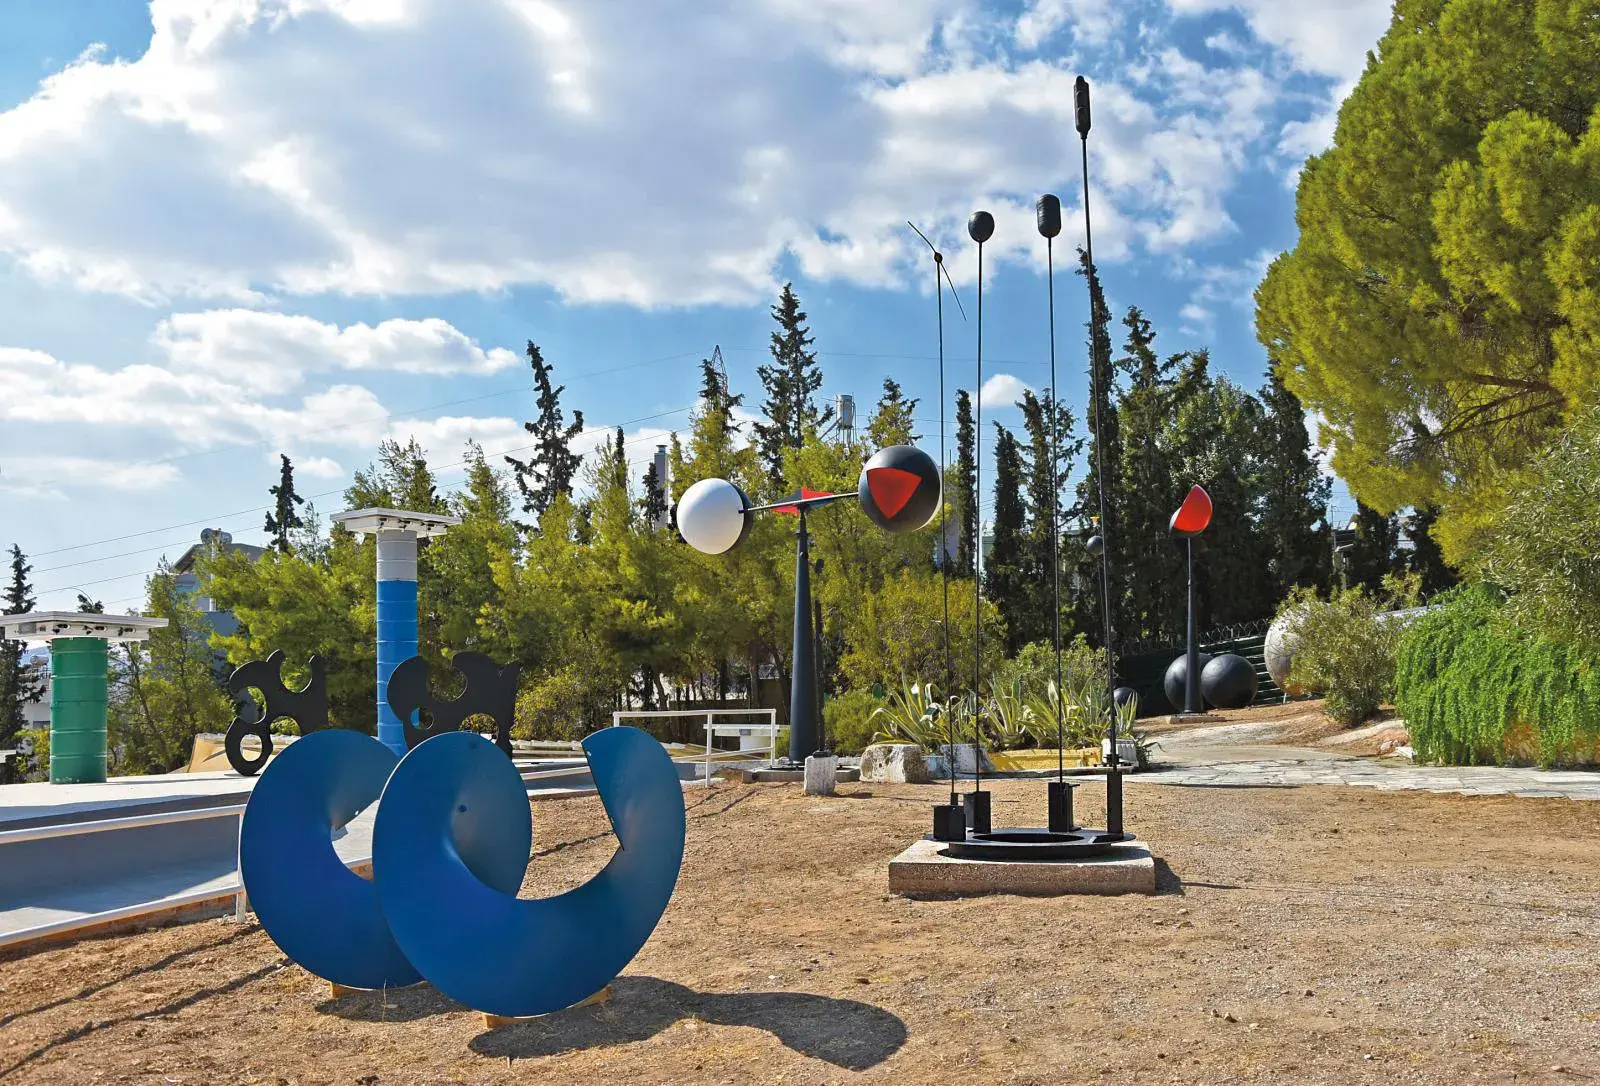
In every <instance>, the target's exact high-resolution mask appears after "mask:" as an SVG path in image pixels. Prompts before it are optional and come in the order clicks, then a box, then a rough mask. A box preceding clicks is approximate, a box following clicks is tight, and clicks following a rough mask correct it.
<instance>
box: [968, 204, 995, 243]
mask: <svg viewBox="0 0 1600 1086" xmlns="http://www.w3.org/2000/svg"><path fill="white" fill-rule="evenodd" d="M967 236H968V237H970V238H971V239H972V240H973V241H975V242H977V243H978V244H979V245H982V244H983V243H984V242H986V241H988V240H989V239H990V238H992V237H994V216H993V215H991V214H989V213H988V212H987V211H974V212H973V213H972V214H971V216H969V217H968V219H967Z"/></svg>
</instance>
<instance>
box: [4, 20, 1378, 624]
mask: <svg viewBox="0 0 1600 1086" xmlns="http://www.w3.org/2000/svg"><path fill="white" fill-rule="evenodd" d="M3 12H4V19H5V25H6V27H7V33H6V35H5V37H4V38H3V39H0V388H3V389H5V390H6V393H7V394H6V395H5V396H4V397H3V398H0V542H4V543H10V542H11V541H15V542H17V543H18V544H20V545H21V546H22V548H23V549H24V551H25V552H27V553H28V554H29V555H30V557H31V558H32V560H33V563H34V566H35V570H36V572H35V576H34V580H35V583H36V585H37V586H38V588H39V589H40V597H41V604H42V605H43V606H46V607H56V606H61V607H66V606H70V605H71V604H72V602H73V600H74V597H75V593H76V592H77V591H78V590H80V589H81V590H83V591H86V592H88V593H89V594H91V595H93V596H95V597H97V598H101V599H103V600H105V601H106V603H107V604H108V606H111V607H115V608H120V609H126V608H129V607H136V606H137V605H138V603H139V602H140V598H141V596H142V577H143V576H144V575H145V574H146V573H147V572H148V571H149V570H150V569H151V568H152V567H153V566H154V564H155V562H156V560H157V559H158V558H159V557H160V556H161V555H162V554H166V555H167V556H168V557H176V556H177V555H178V554H180V553H182V551H183V549H184V548H185V547H186V546H187V545H188V544H189V543H190V542H192V541H194V540H196V539H198V536H199V532H200V529H201V528H202V527H206V526H217V527H222V528H224V529H226V530H228V531H231V532H232V533H233V534H234V538H235V539H237V540H240V541H259V539H260V537H261V531H260V527H261V519H262V514H261V513H260V512H258V511H255V510H256V509H257V507H260V506H262V505H264V504H265V502H266V500H267V494H266V489H267V487H268V486H269V485H271V483H272V482H273V481H274V480H275V476H276V458H277V453H278V452H279V451H280V450H282V451H286V452H288V453H290V454H291V455H292V456H293V457H294V458H295V460H296V463H297V465H298V467H299V484H300V489H301V491H302V492H304V493H313V494H314V493H319V492H332V493H330V494H329V496H328V497H324V498H320V499H318V500H317V504H318V506H319V508H320V509H321V510H322V511H323V512H324V513H327V512H332V511H335V510H336V509H337V508H338V500H337V496H336V493H337V491H339V490H341V489H342V488H343V486H344V485H345V483H346V482H347V481H348V478H349V474H350V472H351V471H352V470H353V469H355V468H359V467H361V466H363V465H365V464H366V463H367V462H368V461H369V460H370V459H371V458H372V456H373V453H374V451H375V448H376V445H377V443H378V441H379V440H381V439H382V438H383V437H385V436H390V435H394V436H398V437H401V438H402V439H403V438H405V437H406V436H409V435H412V434H415V435H416V436H417V438H418V439H419V440H420V441H421V442H422V443H423V444H424V445H425V446H426V447H427V449H428V451H429V454H430V459H431V460H432V462H433V463H434V464H435V465H436V466H437V467H438V468H439V471H440V474H441V479H442V481H443V482H444V484H445V485H446V486H450V485H453V484H455V483H457V482H458V481H459V479H460V474H461V473H460V471H459V469H458V468H457V467H455V466H454V465H457V464H458V463H459V461H460V460H461V455H462V449H463V445H464V442H465V440H466V439H467V438H468V437H475V438H477V439H478V440H479V441H481V442H482V443H483V445H484V446H485V447H486V449H487V450H488V452H489V453H490V454H491V455H493V454H496V453H498V452H501V451H503V450H508V449H511V448H514V447H515V446H518V445H520V444H523V441H522V440H521V438H520V431H519V428H518V427H519V424H520V422H521V420H522V419H524V418H526V417H527V415H528V413H529V412H530V411H531V409H532V397H531V395H530V394H529V392H528V390H527V389H528V382H527V371H526V368H525V365H524V363H523V360H522V357H521V351H522V345H523V343H524V341H525V340H527V339H530V338H531V339H533V340H535V341H537V342H538V343H539V344H540V346H541V347H542V348H543V350H544V353H545V357H546V358H547V359H549V360H550V361H552V362H553V363H554V364H555V366H556V374H557V377H558V379H559V380H561V381H563V382H564V383H565V384H566V386H567V393H566V396H565V402H566V404H567V405H568V406H569V408H578V409H581V410H582V411H583V412H584V415H585V419H586V421H587V422H588V423H589V424H590V425H591V426H594V427H601V426H612V425H617V424H622V425H624V427H625V429H626V431H627V433H628V437H629V440H630V443H631V444H630V452H631V453H632V454H633V456H634V457H635V458H636V460H637V461H638V462H639V464H640V466H641V470H642V465H643V462H644V461H645V460H646V459H647V458H648V456H649V455H650V452H651V451H652V450H653V448H654V444H655V442H656V441H657V440H665V434H666V433H667V432H669V431H671V430H674V429H682V428H684V427H685V425H686V423H687V420H688V411H689V408H691V407H692V405H693V404H692V401H693V397H694V395H695V391H696V388H697V373H698V369H697V361H698V359H699V358H701V357H704V356H705V355H707V354H709V353H710V351H711V349H712V346H713V345H714V344H720V345H721V347H722V350H723V353H724V356H725V357H726V359H727V362H728V365H729V371H730V376H731V379H732V382H733V385H734V388H735V390H736V391H743V392H745V393H746V394H747V405H748V406H751V407H754V406H757V405H758V404H759V402H760V389H759V386H758V385H757V382H756V378H755V367H756V366H757V365H758V364H759V363H760V362H761V361H762V359H763V357H764V352H765V345H766V342H767V335H768V332H769V330H770V328H771V321H770V318H769V317H768V314H767V305H768V304H769V303H770V301H771V300H772V298H773V297H774V295H775V294H776V291H777V288H778V286H779V285H780V284H781V283H782V282H783V281H785V280H786V279H792V280H793V281H794V282H795V285H796V290H797V291H798V292H799V294H800V297H801V300H802V303H803V305H804V307H805V309H806V310H807V311H808V312H809V314H810V317H811V327H812V330H813V333H814V334H815V336H816V339H817V346H818V348H819V350H820V352H821V357H822V362H823V367H824V371H825V374H826V379H827V383H826V387H825V389H824V392H825V393H826V394H827V395H829V396H831V395H833V394H835V393H851V394H853V395H854V396H855V397H856V399H857V401H858V403H859V404H860V405H861V408H862V410H863V411H866V410H869V409H870V404H871V403H872V402H873V401H874V400H875V399H876V397H877V394H878V391H879V388H880V386H881V383H882V380H883V377H884V376H885V375H893V376H894V377H896V378H897V379H898V380H900V381H901V382H902V383H903V384H904V385H905V386H906V387H907V389H908V391H909V392H910V393H911V394H912V395H917V396H921V397H922V398H923V404H922V406H921V408H920V409H919V411H918V416H919V418H922V419H924V420H927V421H926V422H925V423H924V424H923V427H922V430H923V433H924V435H925V438H924V444H925V446H927V447H929V448H934V447H936V442H937V422H936V420H937V416H938V407H937V403H936V399H935V397H936V389H937V372H936V368H935V366H934V363H933V353H934V346H935V338H934V326H933V321H932V312H933V308H932V307H933V302H932V297H931V294H930V293H929V290H928V285H929V284H928V265H927V261H926V255H925V251H924V250H922V248H921V243H920V242H918V241H917V240H916V239H915V237H913V236H912V235H911V234H910V232H909V231H908V230H907V229H906V228H905V226H904V222H905V220H907V219H912V220H915V221H916V222H917V223H918V225H920V226H921V227H922V228H923V229H924V230H925V231H927V232H929V233H930V234H931V235H932V236H933V237H934V238H935V240H936V241H937V242H938V243H939V244H940V245H941V246H942V247H943V248H944V249H945V251H946V254H947V258H948V260H949V261H950V267H951V270H952V272H953V273H954V274H955V275H956V278H957V282H958V283H959V284H960V289H961V292H962V295H963V300H964V301H965V303H966V306H967V310H968V313H969V315H971V314H972V311H973V308H974V303H975V300H976V298H975V285H974V281H975V273H976V267H975V256H974V249H973V247H972V246H971V244H970V243H969V242H967V240H966V237H965V232H964V225H963V224H964V222H965V219H966V216H967V214H968V213H969V212H970V211H972V210H973V209H975V208H980V207H982V208H987V209H989V210H991V211H992V212H994V214H995V215H996V218H997V220H998V222H999V227H998V230H997V232H996V236H995V239H994V240H993V241H992V242H991V243H990V245H989V246H988V250H987V252H988V256H987V261H988V263H987V272H988V274H987V275H986V286H985V327H986V343H985V355H986V359H987V364H986V376H989V377H991V378H992V379H993V383H992V384H991V385H990V387H989V395H988V396H987V397H986V401H987V402H988V404H989V407H988V408H986V415H987V416H988V417H990V418H995V419H998V420H999V421H1002V422H1006V423H1010V424H1016V423H1018V422H1019V419H1018V413H1017V412H1016V411H1015V409H1014V408H1012V407H1009V406H1007V404H1008V403H1009V402H1010V400H1012V399H1013V398H1014V397H1015V395H1016V394H1017V390H1018V388H1019V387H1020V385H1021V384H1027V385H1031V386H1034V387H1042V386H1043V385H1044V384H1045V383H1046V382H1047V381H1048V366H1047V364H1046V363H1047V360H1048V354H1047V346H1048V345H1047V340H1046V334H1045V320H1044V317H1045V312H1044V304H1043V303H1044V277H1043V274H1042V272H1043V262H1044V251H1043V245H1042V242H1041V241H1040V239H1039V238H1038V236H1037V234H1036V233H1035V232H1034V230H1033V226H1032V203H1033V200H1034V198H1035V197H1036V196H1037V195H1038V194H1039V193H1041V192H1045V191H1051V192H1055V193H1057V194H1058V195H1059V196H1060V197H1061V199H1062V202H1063V205H1064V208H1065V216H1066V220H1067V222H1066V228H1065V229H1064V231H1063V234H1062V236H1061V238H1059V239H1058V248H1057V258H1058V259H1057V264H1058V266H1061V265H1065V266H1067V267H1068V268H1069V269H1070V266H1071V261H1072V250H1073V248H1074V246H1075V245H1077V244H1078V243H1079V241H1080V239H1081V237H1082V221H1081V213H1080V210H1079V209H1080V196H1079V193H1080V191H1081V190H1080V187H1079V186H1080V183H1081V182H1080V174H1079V166H1078V145H1077V139H1076V135H1075V133H1074V132H1073V129H1072V119H1071V107H1072V102H1071V84H1072V80H1073V77H1074V76H1076V75H1078V74H1083V75H1086V76H1087V77H1088V78H1089V79H1090V80H1091V83H1092V84H1093V86H1094V95H1095V127H1094V132H1093V134H1092V136H1091V140H1090V158H1091V175H1092V182H1093V184H1094V192H1093V196H1092V199H1093V204H1092V207H1093V211H1094V228H1095V240H1096V255H1097V257H1098V259H1099V262H1100V264H1101V267H1102V274H1103V277H1104V279H1105V282H1106V286H1107V291H1108V294H1109V296H1110V299H1111V302H1112V305H1113V308H1114V309H1115V310H1118V311H1120V310H1121V308H1123V307H1125V306H1127V305H1129V304H1138V305H1140V306H1142V307H1143V308H1144V309H1145V310H1146V312H1147V313H1148V314H1149V315H1150V316H1151V318H1152V319H1153V320H1154V322H1155V325H1156V328H1157V329H1158V330H1159V332H1160V333H1161V338H1160V340H1159V341H1158V347H1160V348H1161V349H1163V350H1167V351H1176V350H1181V349H1186V348H1192V347H1200V346H1208V347H1210V349H1211V351H1212V357H1213V359H1214V364H1215V366H1216V368H1217V369H1218V370H1219V371H1221V372H1223V373H1226V374H1228V375H1229V376H1230V377H1232V378H1234V379H1235V380H1238V381H1239V382H1241V383H1242V384H1245V385H1246V386H1248V387H1252V388H1254V387H1256V386H1258V385H1259V384H1260V383H1261V381H1262V379H1263V366H1264V356H1263V353H1262V351H1261V349H1260V347H1259V346H1258V345H1257V344H1256V342H1255V338H1254V335H1253V332H1252V328H1251V302H1250V293H1251V291H1252V289H1253V288H1254V286H1255V283H1256V282H1257V280H1258V279H1259V276H1260V272H1261V269H1262V268H1263V266H1264V262H1265V261H1266V260H1268V259H1270V258H1271V256H1272V255H1274V254H1276V253H1277V252H1278V251H1280V250H1282V249H1284V248H1286V247H1288V246H1289V245H1291V244H1292V243H1293V240H1294V221H1293V183H1294V178H1295V176H1296V174H1297V171H1298V168H1299V164H1300V163H1301V162H1302V161H1303V159H1304V157H1305V156H1306V155H1307V154H1308V153H1313V152H1315V151H1316V150H1318V149H1320V148H1321V147H1322V146H1325V145H1326V142H1327V140H1328V139H1329V137H1330V135H1331V132H1332V118H1333V115H1334V111H1335V110H1336V108H1337V105H1338V103H1339V101H1341V100H1342V98H1343V96H1344V95H1345V94H1346V93H1347V92H1348V90H1349V87H1350V86H1351V85H1352V84H1353V82H1354V80H1355V78H1356V77H1357V76H1358V75H1359V74H1360V71H1361V68H1362V65H1363V63H1364V57H1365V54H1366V51H1367V50H1368V49H1370V48H1372V47H1373V45H1374V44H1375V43H1376V40H1377V38H1378V36H1379V35H1380V34H1381V33H1382V31H1383V30H1384V29H1385V27H1386V26H1387V22H1388V5H1387V4H1386V3H1382V2H1378V0H1311V2H1305V3H1296V4H1285V3H1281V2H1276V0H1231V2H1230V0H1135V2H1131V3H1115V2H1113V0H1076V2H1073V3H1067V2H1066V0H1012V2H1009V3H985V2H982V0H897V2H896V3H894V4H885V3H880V2H877V0H655V2H651V3H644V2H639V0H635V2H631V3H629V2H623V0H585V2H584V3H578V2H576V0H293V2H290V0H155V2H154V3H152V4H150V5H149V6H141V5H139V4H136V3H133V2H130V0H76V2H74V3H72V4H51V5H46V4H33V3H25V2H22V0H8V2H7V3H5V4H4V5H3ZM1085 312H1086V305H1085V299H1084V292H1083V289H1082V284H1081V281H1080V280H1078V279H1077V278H1076V277H1074V276H1071V275H1070V274H1060V275H1058V277H1057V314H1058V328H1059V334H1058V358H1059V377H1060V381H1061V389H1062V394H1063V396H1064V398H1066V399H1067V400H1068V401H1069V402H1071V403H1073V404H1074V405H1075V406H1076V407H1077V408H1079V409H1080V413H1081V406H1082V403H1083V401H1084V399H1085V389H1084V388H1083V385H1084V383H1085V375H1084V374H1085V369H1084V351H1083V339H1084V334H1083V328H1082V322H1083V320H1084V316H1085ZM974 331H975V329H974V326H973V325H972V324H962V323H961V321H960V319H959V317H956V316H955V315H954V314H953V312H952V313H951V314H950V315H949V316H948V319H947V326H946V335H947V343H948V346H949V358H950V366H949V374H948V381H949V383H950V385H951V386H952V387H956V386H961V387H972V385H973V383H974V376H975V374H974V369H973V364H972V355H973V334H974ZM598 437H599V435H598V434H595V435H593V437H592V438H591V440H593V441H597V440H598ZM1339 501H1340V503H1341V504H1344V505H1347V504H1348V499H1347V498H1346V497H1344V496H1343V492H1342V489H1341V491H1340V498H1339Z"/></svg>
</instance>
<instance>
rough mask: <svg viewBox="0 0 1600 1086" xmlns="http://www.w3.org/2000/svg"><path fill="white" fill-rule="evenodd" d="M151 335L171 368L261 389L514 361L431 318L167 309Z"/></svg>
mask: <svg viewBox="0 0 1600 1086" xmlns="http://www.w3.org/2000/svg"><path fill="white" fill-rule="evenodd" d="M154 340H155V343H156V346H157V347H159V348H160V349H161V351H162V352H163V353H164V354H165V355H166V356H167V358H168V360H169V361H170V362H171V363H172V365H173V366H174V367H175V368H177V369H180V370H185V371H187V372H190V373H200V374H208V375H211V376H213V377H217V378H220V379H223V380H228V381H232V382H234V383H236V384H238V385H239V386H241V387H242V388H247V389H250V390H253V391H256V392H262V393H282V392H287V391H289V390H291V389H294V388H296V387H298V386H299V384H300V383H301V381H302V380H303V379H304V377H305V375H306V374H307V373H319V372H329V371H366V372H386V373H407V374H432V375H451V374H485V373H496V372H498V371H500V370H504V369H507V368H509V367H511V366H515V365H517V364H518V363H519V362H520V358H519V357H518V355H517V354H516V353H515V352H513V351H510V350H507V349H505V348H503V347H494V348H490V349H489V350H484V349H483V348H482V347H480V346H479V345H478V344H477V342H475V341H474V340H473V339H471V338H470V337H469V336H467V335H466V334H465V333H463V332H462V331H460V330H459V329H457V328H455V327H454V326H453V325H451V324H450V323H449V322H447V321H442V320H439V319H438V318H429V319H427V320H386V321H383V322H381V323H380V324H378V325H377V326H376V327H373V326H369V325H366V324H352V325H349V326H347V327H345V328H340V327H339V326H338V325H334V324H328V323H325V322H323V321H319V320H313V319H312V318H310V317H302V316H292V315H289V314H285V313H269V312H263V311H260V310H253V309H212V310H207V311H205V312H201V313H175V314H173V315H172V316H170V317H168V318H166V319H165V320H163V321H161V323H160V324H158V325H157V326H156V330H155V336H154Z"/></svg>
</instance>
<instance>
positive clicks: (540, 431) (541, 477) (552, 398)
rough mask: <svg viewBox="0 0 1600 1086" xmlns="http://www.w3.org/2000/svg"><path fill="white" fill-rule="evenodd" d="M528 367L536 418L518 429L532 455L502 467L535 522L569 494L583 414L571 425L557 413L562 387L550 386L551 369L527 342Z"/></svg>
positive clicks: (510, 458) (509, 458)
mask: <svg viewBox="0 0 1600 1086" xmlns="http://www.w3.org/2000/svg"><path fill="white" fill-rule="evenodd" d="M528 365H529V367H530V368H531V369H532V370H533V387H534V390H535V391H536V392H538V394H539V395H538V399H537V400H536V401H535V406H536V407H537V408H538V411H539V417H538V418H536V419H534V420H532V421H531V422H525V423H523V424H522V428H523V429H524V430H526V431H527V432H528V433H529V434H531V435H533V440H534V447H533V453H532V455H530V456H529V457H528V458H527V459H526V460H518V459H517V458H516V457H514V456H507V457H506V463H508V464H510V465H511V469H512V471H513V472H514V473H515V479H516V482H517V490H518V492H519V493H520V494H521V495H522V511H523V512H524V513H526V514H528V515H529V516H531V517H532V518H533V519H534V520H535V521H537V520H538V519H539V517H540V516H542V515H543V514H544V511H545V510H546V509H548V508H550V503H551V502H553V501H555V499H556V497H557V496H558V495H561V494H571V493H572V481H573V479H574V478H575V477H576V476H577V474H578V465H579V463H581V461H582V459H583V458H582V457H581V456H579V455H578V454H577V453H575V452H573V451H572V439H573V438H575V437H577V436H578V434H579V433H581V432H582V431H583V412H582V411H574V412H573V413H572V424H571V425H567V424H566V421H565V415H564V414H563V412H562V410H561V394H562V393H563V392H565V391H566V386H565V385H553V384H552V383H551V381H550V371H551V370H552V369H554V366H552V365H551V364H550V363H548V362H546V361H545V360H544V355H543V354H542V353H541V352H540V350H539V348H538V345H537V344H535V343H534V342H533V340H531V339H530V340H528Z"/></svg>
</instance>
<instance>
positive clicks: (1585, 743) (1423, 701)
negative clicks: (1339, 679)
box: [1395, 584, 1600, 766]
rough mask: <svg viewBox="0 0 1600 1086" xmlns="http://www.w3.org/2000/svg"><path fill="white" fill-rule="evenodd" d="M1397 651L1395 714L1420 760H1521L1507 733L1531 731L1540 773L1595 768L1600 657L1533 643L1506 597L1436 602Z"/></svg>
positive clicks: (1488, 594)
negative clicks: (1560, 767) (1568, 764)
mask: <svg viewBox="0 0 1600 1086" xmlns="http://www.w3.org/2000/svg"><path fill="white" fill-rule="evenodd" d="M1440 603H1441V606H1439V607H1437V608H1435V609H1433V610H1431V611H1429V612H1428V613H1427V614H1425V615H1423V616H1421V617H1420V618H1418V619H1417V621H1416V622H1415V623H1414V624H1412V626H1411V628H1410V629H1408V630H1407V631H1406V633H1405V636H1404V637H1403V638H1402V641H1401V645H1400V657H1399V673H1398V677H1397V684H1396V685H1397V687H1398V690H1397V694H1396V699H1395V704H1396V708H1398V709H1399V710H1400V712H1401V714H1402V715H1403V716H1404V717H1405V719H1406V725H1407V727H1408V729H1409V730H1410V733H1411V743H1412V745H1413V746H1414V747H1415V748H1416V751H1417V755H1418V757H1420V758H1424V759H1427V760H1429V761H1441V762H1449V763H1455V764H1469V765H1472V764H1481V763H1494V764H1503V763H1505V762H1508V761H1514V760H1518V759H1517V758H1516V752H1513V751H1511V750H1509V749H1508V748H1507V739H1508V733H1510V732H1512V731H1513V729H1518V728H1520V727H1523V726H1525V727H1526V728H1527V729H1530V730H1531V733H1532V735H1531V739H1532V740H1533V742H1534V744H1535V745H1536V747H1537V754H1536V755H1535V756H1534V757H1535V760H1536V761H1537V762H1538V763H1539V764H1540V765H1542V766H1551V765H1556V764H1559V763H1561V762H1563V761H1566V760H1571V759H1573V758H1574V755H1577V756H1578V757H1577V758H1576V760H1579V761H1590V760H1592V758H1593V754H1594V752H1595V744H1596V742H1597V741H1600V651H1596V649H1595V647H1594V646H1592V645H1589V644H1587V643H1584V644H1580V643H1578V642H1574V641H1562V642H1557V641H1553V640H1551V639H1549V638H1546V637H1542V636H1530V635H1529V634H1527V633H1526V632H1524V631H1523V630H1522V629H1521V628H1520V627H1519V626H1517V625H1515V624H1514V623H1513V621H1512V620H1511V616H1510V615H1509V613H1508V610H1507V606H1506V599H1505V597H1504V596H1503V595H1502V594H1501V593H1500V592H1499V591H1498V590H1496V589H1494V588H1491V587H1489V586H1487V585H1481V584H1478V585H1470V586H1466V587H1463V588H1457V589H1453V590H1451V591H1450V592H1449V593H1448V594H1446V595H1444V596H1442V597H1440Z"/></svg>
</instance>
